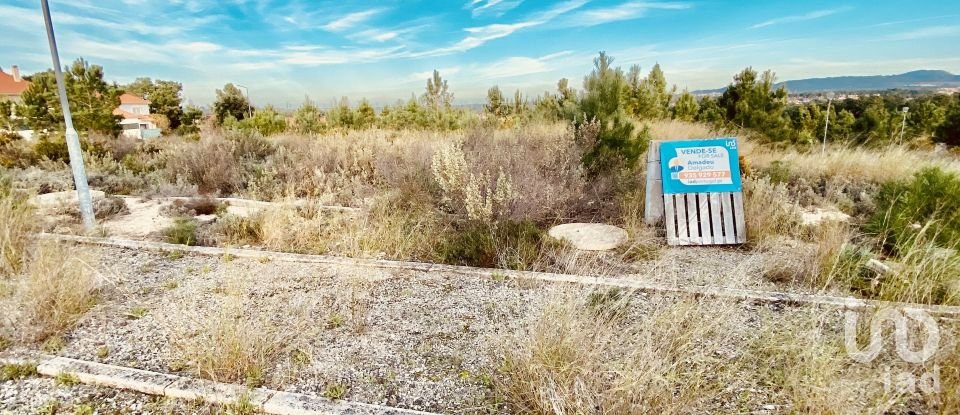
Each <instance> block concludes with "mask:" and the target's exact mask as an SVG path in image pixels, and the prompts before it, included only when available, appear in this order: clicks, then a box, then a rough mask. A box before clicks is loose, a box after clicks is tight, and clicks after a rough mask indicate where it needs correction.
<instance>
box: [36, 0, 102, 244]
mask: <svg viewBox="0 0 960 415" xmlns="http://www.w3.org/2000/svg"><path fill="white" fill-rule="evenodd" d="M40 7H41V8H42V9H43V22H44V24H45V25H46V27H47V41H48V42H49V43H50V57H51V58H52V59H53V73H54V75H55V76H56V78H57V92H58V93H59V94H60V107H61V108H62V109H63V122H64V126H65V127H66V139H67V152H68V153H69V154H70V168H71V169H72V170H73V184H74V186H76V188H77V200H78V201H79V202H80V216H81V218H82V219H83V227H84V228H86V230H87V231H92V230H93V228H94V226H96V222H95V221H94V216H93V205H92V204H91V201H90V187H89V185H88V184H87V172H86V169H85V168H84V167H83V151H82V150H81V149H80V136H79V135H78V134H77V130H76V129H75V128H73V116H72V115H71V114H70V102H69V101H68V100H67V87H66V85H64V83H63V71H62V70H61V69H60V54H59V53H58V52H57V39H56V38H55V37H54V35H53V22H52V21H51V20H50V6H49V5H48V4H47V0H40Z"/></svg>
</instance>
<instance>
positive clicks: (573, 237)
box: [549, 223, 627, 251]
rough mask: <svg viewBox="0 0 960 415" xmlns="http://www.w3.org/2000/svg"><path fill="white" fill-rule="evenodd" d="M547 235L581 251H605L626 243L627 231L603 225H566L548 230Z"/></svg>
mask: <svg viewBox="0 0 960 415" xmlns="http://www.w3.org/2000/svg"><path fill="white" fill-rule="evenodd" d="M549 235H550V236H552V237H554V238H557V239H561V240H565V241H567V242H570V243H571V244H572V245H573V246H574V247H575V248H577V249H579V250H583V251H606V250H610V249H614V248H616V247H618V246H620V245H621V244H623V243H624V242H626V241H627V231H625V230H623V229H620V228H618V227H616V226H613V225H606V224H603V223H566V224H563V225H557V226H554V227H552V228H550V231H549Z"/></svg>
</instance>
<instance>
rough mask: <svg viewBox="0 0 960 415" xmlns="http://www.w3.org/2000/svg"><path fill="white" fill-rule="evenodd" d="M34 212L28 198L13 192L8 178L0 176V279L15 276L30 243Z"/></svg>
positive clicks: (35, 222)
mask: <svg viewBox="0 0 960 415" xmlns="http://www.w3.org/2000/svg"><path fill="white" fill-rule="evenodd" d="M33 215H34V209H33V208H32V207H31V206H30V205H29V204H28V203H27V197H26V196H25V195H22V194H18V193H16V192H15V191H14V190H13V189H12V186H11V182H10V179H9V178H7V177H0V256H2V258H0V276H11V275H14V274H17V273H18V272H19V271H20V269H21V267H22V266H23V259H24V255H25V253H26V249H27V245H28V243H29V236H30V234H31V233H32V232H34V231H35V230H36V225H37V221H36V220H35V218H34V216H33Z"/></svg>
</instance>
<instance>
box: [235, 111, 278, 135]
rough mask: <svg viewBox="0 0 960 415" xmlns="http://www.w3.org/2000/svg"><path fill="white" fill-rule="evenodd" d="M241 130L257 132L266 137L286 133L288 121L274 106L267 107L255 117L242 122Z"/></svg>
mask: <svg viewBox="0 0 960 415" xmlns="http://www.w3.org/2000/svg"><path fill="white" fill-rule="evenodd" d="M240 128H241V129H244V130H250V131H256V132H258V133H260V135H262V136H264V137H266V136H271V135H274V134H280V133H282V132H284V131H285V130H286V129H287V121H286V119H284V117H283V115H282V114H280V113H279V112H277V110H276V109H275V108H273V106H271V105H267V106H266V107H264V108H261V109H258V110H257V112H255V113H253V117H250V118H247V119H245V120H242V121H240Z"/></svg>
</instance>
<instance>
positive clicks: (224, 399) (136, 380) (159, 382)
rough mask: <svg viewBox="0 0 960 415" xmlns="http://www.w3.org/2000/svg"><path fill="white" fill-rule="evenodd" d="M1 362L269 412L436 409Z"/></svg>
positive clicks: (393, 413) (78, 364) (60, 360)
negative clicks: (241, 402) (243, 404)
mask: <svg viewBox="0 0 960 415" xmlns="http://www.w3.org/2000/svg"><path fill="white" fill-rule="evenodd" d="M0 362H2V363H3V364H37V372H39V373H40V374H41V375H44V376H49V377H57V376H59V375H61V374H64V373H67V374H70V375H71V376H73V377H75V378H76V379H77V380H78V381H79V382H80V383H83V384H87V385H95V386H102V387H108V388H114V389H124V390H129V391H134V392H139V393H144V394H148V395H156V396H167V397H170V398H176V399H185V400H197V399H202V400H203V401H204V402H209V403H214V404H220V405H229V404H232V403H235V402H237V401H239V400H240V399H246V400H247V402H249V403H250V404H252V405H253V406H254V407H256V408H257V410H259V411H261V412H263V413H267V414H274V415H329V414H355V415H437V414H434V413H431V412H422V411H415V410H411V409H402V408H393V407H388V406H380V405H371V404H365V403H360V402H349V401H342V400H337V401H333V400H329V399H326V398H322V397H319V396H313V395H306V394H299V393H289V392H281V391H276V390H271V389H263V388H254V389H249V388H246V387H243V386H240V385H233V384H227V383H219V382H213V381H209V380H203V379H194V378H187V377H182V376H175V375H170V374H166V373H158V372H150V371H146V370H140V369H133V368H129V367H123V366H113V365H106V364H103V363H96V362H88V361H85V360H77V359H70V358H66V357H57V356H39V357H37V358H29V359H28V358H4V357H0Z"/></svg>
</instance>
